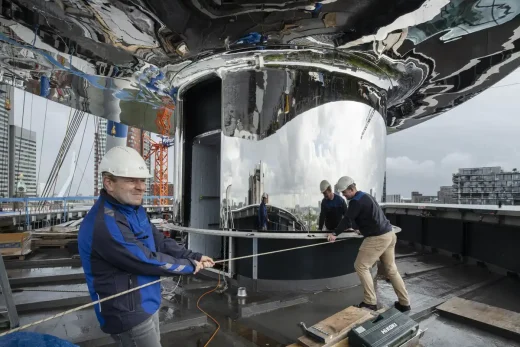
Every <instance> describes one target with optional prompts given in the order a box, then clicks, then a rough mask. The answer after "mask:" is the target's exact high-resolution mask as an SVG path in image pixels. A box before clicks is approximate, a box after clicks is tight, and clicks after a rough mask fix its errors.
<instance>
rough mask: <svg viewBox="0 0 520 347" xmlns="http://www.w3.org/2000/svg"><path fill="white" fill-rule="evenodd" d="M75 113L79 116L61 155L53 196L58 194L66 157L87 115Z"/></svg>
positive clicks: (80, 112)
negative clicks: (60, 176)
mask: <svg viewBox="0 0 520 347" xmlns="http://www.w3.org/2000/svg"><path fill="white" fill-rule="evenodd" d="M74 113H75V115H77V117H76V118H75V119H74V121H75V123H74V127H73V128H72V130H71V131H70V132H69V135H68V136H67V139H68V142H67V145H66V146H65V150H64V151H63V152H62V153H61V158H60V160H59V162H58V163H59V164H58V170H57V171H56V173H55V175H54V183H53V185H54V186H53V189H52V194H53V195H54V194H55V193H56V184H57V183H58V175H59V173H60V171H61V168H62V166H63V162H64V161H65V157H66V156H67V153H68V152H69V149H70V147H71V146H72V143H73V142H74V138H75V137H76V133H77V132H78V129H79V127H80V125H81V123H82V121H83V116H84V115H85V112H83V111H78V112H77V113H76V112H74ZM69 130H70V129H69Z"/></svg>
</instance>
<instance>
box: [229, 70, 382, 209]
mask: <svg viewBox="0 0 520 347" xmlns="http://www.w3.org/2000/svg"><path fill="white" fill-rule="evenodd" d="M222 83H223V86H222V90H223V136H222V143H221V151H222V161H221V184H220V192H221V197H222V199H226V198H227V200H228V202H229V204H230V205H231V209H236V208H239V207H242V206H243V205H250V204H258V203H260V200H261V195H262V194H263V193H266V194H268V196H269V205H272V206H276V207H278V208H283V209H285V210H288V211H290V212H292V213H295V214H297V215H299V216H300V218H303V217H304V216H303V215H305V214H308V213H309V207H310V208H311V213H312V214H318V213H319V209H318V205H319V202H320V201H321V200H322V199H323V196H322V194H321V193H320V190H319V184H320V181H321V180H323V179H327V180H329V181H330V182H331V184H335V183H336V181H337V180H338V179H339V177H341V176H343V175H350V176H352V177H354V178H355V180H356V181H357V183H358V187H359V188H360V189H362V190H364V191H367V192H369V193H370V192H372V195H373V196H375V197H376V198H377V199H378V200H380V197H381V193H382V190H383V179H384V171H385V143H386V140H385V139H386V128H385V122H384V120H383V117H382V116H381V114H380V113H379V112H377V111H376V110H375V109H374V108H372V107H371V106H368V105H367V104H373V105H374V106H376V107H377V106H378V105H379V104H380V103H381V102H380V99H378V98H376V95H375V94H374V95H373V97H374V100H371V99H370V96H369V95H368V94H364V89H363V87H365V86H366V84H365V83H364V82H362V81H359V80H356V79H354V78H351V77H348V76H345V75H344V76H341V77H336V78H334V76H330V75H323V74H321V73H319V72H313V71H307V72H304V71H297V72H295V71H286V70H264V71H261V72H255V71H244V72H239V73H233V74H226V75H224V76H223V82H222ZM353 100H359V101H363V102H364V103H362V102H359V101H353ZM382 109H383V108H381V107H380V110H382Z"/></svg>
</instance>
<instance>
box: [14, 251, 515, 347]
mask: <svg viewBox="0 0 520 347" xmlns="http://www.w3.org/2000/svg"><path fill="white" fill-rule="evenodd" d="M410 253H411V252H410V251H409V250H407V249H404V250H398V252H397V256H399V255H400V254H407V255H408V256H406V257H404V258H399V259H398V261H397V264H398V268H399V271H400V272H401V273H403V274H405V273H411V274H412V275H411V276H408V277H407V276H403V278H404V281H405V283H406V286H407V289H408V292H409V294H410V298H411V304H412V312H411V313H410V314H411V315H417V314H419V313H421V312H426V313H427V314H426V315H422V316H421V315H420V316H421V317H422V318H421V319H422V320H421V321H420V324H421V328H422V329H425V328H427V329H428V331H427V332H426V333H425V336H424V337H423V338H422V342H421V343H422V345H423V346H424V347H430V346H432V347H433V346H490V345H491V346H493V345H494V346H520V345H519V344H518V343H517V342H513V340H508V339H505V338H503V337H499V336H496V335H493V334H492V333H489V332H486V331H482V330H480V329H477V328H474V327H471V326H469V325H467V324H464V323H459V322H455V321H453V320H451V319H448V318H444V317H438V316H437V315H436V314H431V313H429V312H431V311H428V309H434V308H435V306H436V305H439V304H440V303H442V302H443V301H444V300H446V299H447V298H449V297H451V296H453V295H461V296H462V297H464V298H466V299H469V300H475V301H478V302H483V303H487V304H490V305H493V306H497V307H501V308H505V309H508V310H512V311H516V312H519V311H520V297H519V296H518V294H517V293H519V289H520V283H519V281H518V280H517V279H513V278H505V277H502V276H499V275H496V274H493V273H490V272H489V271H488V270H486V269H483V268H479V267H476V266H469V265H463V264H458V263H457V261H455V260H454V259H452V258H449V257H445V258H443V256H440V255H424V254H417V255H413V256H410ZM67 270H68V269H67ZM64 271H66V270H64ZM163 283H164V288H165V289H166V290H167V291H172V290H173V289H174V288H175V287H176V285H177V281H176V280H167V281H165V282H163ZM216 284H217V281H215V280H214V279H207V278H204V277H199V276H197V277H183V278H182V281H181V282H180V283H179V286H178V287H177V288H176V290H175V293H176V295H174V296H173V297H172V298H171V301H170V302H168V303H165V305H164V306H163V308H162V309H161V313H160V317H161V331H162V336H163V337H162V345H163V346H164V347H169V346H186V347H190V346H194V347H195V346H203V345H204V344H205V342H206V341H207V340H208V339H209V337H210V336H211V335H212V334H213V332H214V329H215V326H214V324H213V323H212V322H211V321H210V320H209V319H207V320H206V316H204V315H203V314H202V313H201V312H199V311H198V310H197V308H196V304H197V300H198V298H199V297H200V296H201V295H202V294H203V293H205V292H207V291H208V290H210V289H212V288H213V287H214V286H215V285H216ZM83 286H84V285H83ZM59 287H61V286H52V287H51V288H59ZM84 289H85V290H86V287H84ZM467 291H471V292H469V293H467ZM27 293H29V292H26V293H25V294H26V295H27ZM236 293H237V288H236V287H230V288H228V289H227V291H225V292H224V293H222V294H218V293H211V294H209V295H207V296H205V297H204V298H203V299H202V300H201V307H202V308H203V309H204V310H205V311H207V312H208V313H209V314H211V315H212V316H213V317H214V318H215V319H216V320H217V321H218V322H219V323H220V325H221V328H220V331H219V332H218V334H217V335H216V337H215V339H214V340H213V341H212V343H211V344H210V346H211V347H228V346H245V347H254V346H284V345H287V344H291V343H294V342H295V341H296V339H297V338H298V337H299V336H301V335H302V330H301V328H300V327H299V326H298V323H299V322H302V321H303V322H305V323H306V324H307V325H312V324H315V323H317V322H319V321H321V320H323V319H325V318H327V317H329V316H331V315H333V314H335V313H336V312H339V311H341V310H343V309H345V308H346V307H348V306H350V305H354V304H358V303H359V302H360V301H361V300H362V295H363V293H362V288H361V287H353V288H347V289H343V290H336V291H324V292H318V293H314V294H305V296H306V298H307V299H308V300H307V301H308V302H306V303H301V304H297V303H295V304H294V305H292V306H289V307H284V308H279V309H276V310H274V311H270V312H265V313H262V312H263V311H262V310H260V311H258V313H259V314H257V315H255V316H252V317H248V318H241V317H240V308H241V307H244V306H247V305H259V304H260V303H265V302H270V301H271V302H276V301H277V300H278V301H280V300H289V299H291V298H292V299H294V298H295V297H297V296H301V294H294V293H255V292H252V291H248V297H247V298H246V299H245V300H241V299H239V298H238V297H237V296H236ZM15 294H22V293H15ZM63 294H65V296H67V295H70V294H69V293H61V294H60V293H47V294H43V293H39V294H37V295H33V299H39V300H42V299H49V295H50V296H53V297H54V298H56V297H62V295H63ZM85 294H86V293H85ZM87 295H88V294H87ZM377 295H378V303H379V305H380V306H381V307H383V306H384V307H389V306H392V305H393V302H394V301H395V300H396V295H395V293H394V291H393V288H392V286H391V284H390V283H388V282H386V281H385V280H384V279H380V280H378V281H377ZM19 297H20V296H19ZM280 307H281V306H280ZM59 311H60V310H55V311H45V313H31V314H24V313H22V314H21V321H22V324H25V323H28V322H32V321H35V320H37V319H41V318H44V317H46V316H48V315H50V314H51V313H52V312H59ZM182 322H184V323H187V324H191V325H184V326H183V325H182ZM201 322H202V323H201ZM204 322H206V324H205V325H202V326H200V324H204ZM207 322H209V323H207ZM178 323H179V324H178ZM188 327H191V328H188ZM31 329H32V331H38V332H42V333H49V334H53V335H56V336H59V337H62V338H67V339H69V340H70V341H72V342H75V343H78V344H79V345H81V346H85V347H86V346H93V345H111V344H112V340H111V339H110V337H108V336H107V335H105V334H103V333H102V332H101V331H100V329H99V326H98V323H97V320H96V318H95V315H94V311H93V310H92V309H87V310H83V311H80V312H77V313H72V314H69V315H67V316H65V317H62V318H58V319H56V320H51V321H49V322H45V323H43V324H41V325H39V326H36V327H34V328H31ZM178 329H183V330H182V331H178ZM171 330H175V331H174V332H171Z"/></svg>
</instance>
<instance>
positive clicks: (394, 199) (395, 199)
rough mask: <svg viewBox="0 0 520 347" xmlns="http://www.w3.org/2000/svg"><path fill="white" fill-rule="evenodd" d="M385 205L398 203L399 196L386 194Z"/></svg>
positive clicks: (399, 200)
mask: <svg viewBox="0 0 520 347" xmlns="http://www.w3.org/2000/svg"><path fill="white" fill-rule="evenodd" d="M386 202H387V203H400V202H401V194H388V195H387V196H386Z"/></svg>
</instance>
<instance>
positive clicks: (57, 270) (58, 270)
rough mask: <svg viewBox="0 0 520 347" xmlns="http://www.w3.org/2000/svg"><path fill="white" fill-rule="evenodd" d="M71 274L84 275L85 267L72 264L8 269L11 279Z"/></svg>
mask: <svg viewBox="0 0 520 347" xmlns="http://www.w3.org/2000/svg"><path fill="white" fill-rule="evenodd" d="M71 274H81V275H83V276H84V272H83V268H81V267H72V266H60V267H44V268H41V267H40V268H32V269H9V270H7V276H8V277H9V279H12V278H34V277H45V278H49V277H50V278H51V279H49V281H51V280H52V278H54V277H56V276H65V275H71Z"/></svg>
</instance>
